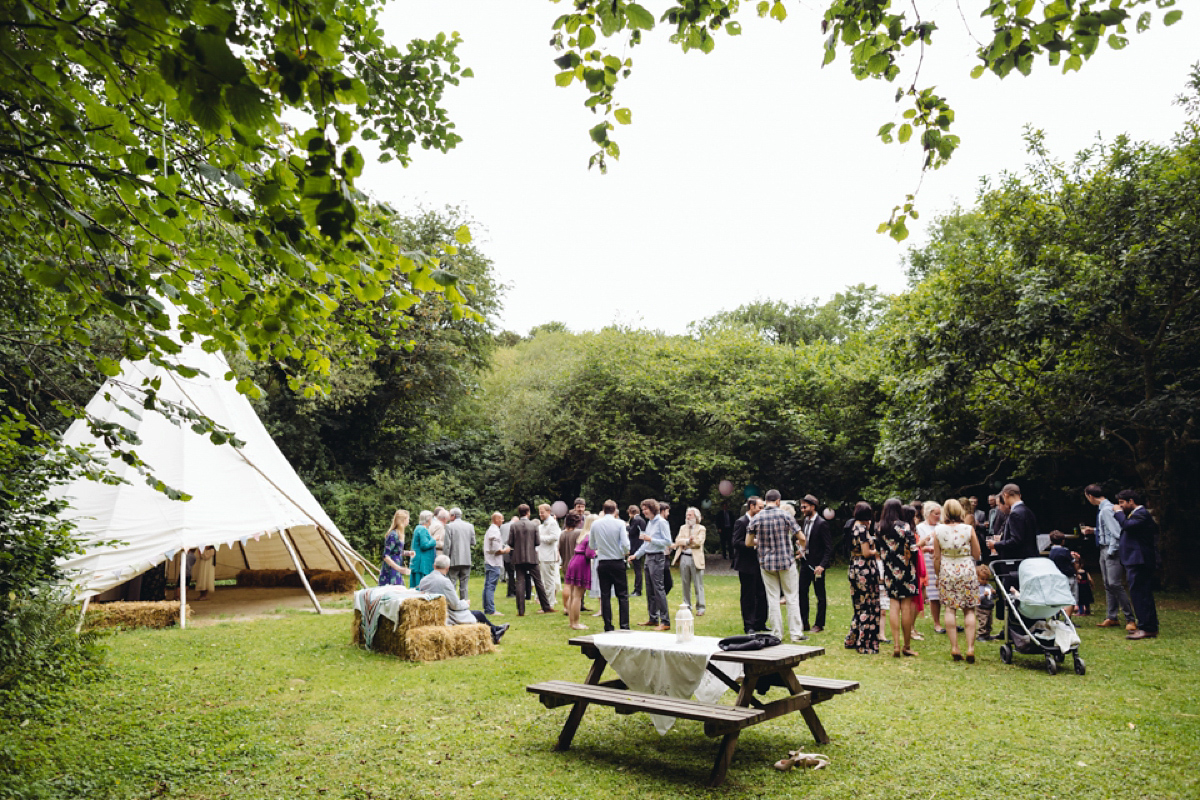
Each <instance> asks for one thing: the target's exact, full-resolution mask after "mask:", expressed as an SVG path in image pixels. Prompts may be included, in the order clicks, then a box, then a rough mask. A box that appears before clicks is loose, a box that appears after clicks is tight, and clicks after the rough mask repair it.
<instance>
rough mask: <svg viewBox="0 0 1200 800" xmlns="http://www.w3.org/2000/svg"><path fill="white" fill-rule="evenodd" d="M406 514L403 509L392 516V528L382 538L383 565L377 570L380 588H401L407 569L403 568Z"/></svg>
mask: <svg viewBox="0 0 1200 800" xmlns="http://www.w3.org/2000/svg"><path fill="white" fill-rule="evenodd" d="M407 527H408V512H407V511H405V510H404V509H403V508H401V509H399V510H398V511H396V513H395V514H394V515H393V516H392V527H390V528H388V531H387V533H386V534H385V535H384V538H383V565H382V566H381V567H380V568H379V585H380V586H403V585H404V576H405V575H407V574H408V568H407V567H405V566H404V529H405V528H407Z"/></svg>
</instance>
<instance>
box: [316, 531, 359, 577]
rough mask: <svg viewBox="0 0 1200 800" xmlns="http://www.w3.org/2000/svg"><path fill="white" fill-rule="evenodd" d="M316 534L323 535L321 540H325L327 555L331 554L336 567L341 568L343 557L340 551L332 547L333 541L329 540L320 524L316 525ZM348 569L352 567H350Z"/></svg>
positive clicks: (327, 534)
mask: <svg viewBox="0 0 1200 800" xmlns="http://www.w3.org/2000/svg"><path fill="white" fill-rule="evenodd" d="M317 534H318V535H319V536H322V537H323V538H322V540H321V541H323V542H325V548H326V549H327V550H329V555H331V556H333V563H335V564H337V565H338V569H341V568H342V559H343V558H345V557H344V556H343V555H342V554H341V553H339V552H338V551H337V550H334V549H333V543H332V542H331V541H329V533H328V532H327V531H326V530H325V529H324V528H322V527H321V526H320V525H318V526H317ZM350 569H354V567H350Z"/></svg>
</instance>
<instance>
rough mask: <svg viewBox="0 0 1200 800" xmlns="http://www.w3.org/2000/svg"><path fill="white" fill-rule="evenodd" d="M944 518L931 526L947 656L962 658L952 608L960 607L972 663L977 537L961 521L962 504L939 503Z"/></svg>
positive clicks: (977, 551) (977, 602) (962, 517)
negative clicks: (947, 640)
mask: <svg viewBox="0 0 1200 800" xmlns="http://www.w3.org/2000/svg"><path fill="white" fill-rule="evenodd" d="M942 517H943V519H944V520H945V521H944V522H943V523H942V524H941V525H938V526H937V527H936V528H934V529H933V565H934V569H935V570H936V572H937V576H938V578H937V582H938V594H940V595H941V597H942V608H943V609H944V611H943V614H944V620H943V624H944V625H945V626H946V632H947V633H949V634H950V657H951V658H953V659H954V660H955V661H961V660H962V654H961V653H960V652H959V651H958V626H957V623H956V621H955V611H956V610H957V609H962V612H963V625H965V626H966V629H967V663H968V664H974V663H975V607H976V606H978V605H979V576H978V575H977V574H976V573H975V562H976V561H977V560H979V539H977V538H976V537H975V528H974V526H972V525H970V524H968V523H967V522H966V520H965V512H964V511H963V507H962V504H961V503H959V502H958V501H957V500H954V499H950V500H947V501H946V502H945V504H943V505H942Z"/></svg>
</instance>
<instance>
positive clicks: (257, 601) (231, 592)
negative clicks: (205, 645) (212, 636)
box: [188, 586, 353, 626]
mask: <svg viewBox="0 0 1200 800" xmlns="http://www.w3.org/2000/svg"><path fill="white" fill-rule="evenodd" d="M196 596H197V595H196V593H195V592H188V605H189V606H191V609H192V616H191V617H189V618H188V625H195V626H204V625H215V624H216V623H218V622H227V621H239V622H245V621H248V620H255V619H270V618H277V617H281V616H283V614H285V613H287V612H290V611H313V612H315V610H316V609H314V608H313V604H312V599H311V598H310V597H309V596H308V592H306V591H304V590H303V589H295V588H289V587H268V588H263V587H245V588H243V587H224V586H218V587H217V589H216V590H215V591H212V592H209V594H208V599H206V600H197V599H196ZM317 600H318V601H319V602H320V603H321V608H322V609H323V610H324V611H325V613H332V614H347V613H349V612H350V611H351V610H352V609H351V603H352V601H353V595H351V594H324V595H323V594H318V595H317Z"/></svg>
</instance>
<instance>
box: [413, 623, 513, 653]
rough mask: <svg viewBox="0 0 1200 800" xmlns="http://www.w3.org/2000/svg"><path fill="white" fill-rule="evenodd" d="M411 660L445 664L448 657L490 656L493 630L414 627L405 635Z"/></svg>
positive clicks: (486, 628)
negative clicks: (442, 662)
mask: <svg viewBox="0 0 1200 800" xmlns="http://www.w3.org/2000/svg"><path fill="white" fill-rule="evenodd" d="M404 646H405V649H406V650H407V651H408V658H409V660H410V661H444V660H445V659H447V658H458V657H459V656H473V655H478V654H479V653H490V652H492V651H493V650H495V649H496V646H495V645H494V644H492V630H491V628H489V627H488V626H487V625H440V626H439V625H429V626H427V627H424V628H413V629H412V630H410V631H409V632H408V633H407V634H405V636H404Z"/></svg>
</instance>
